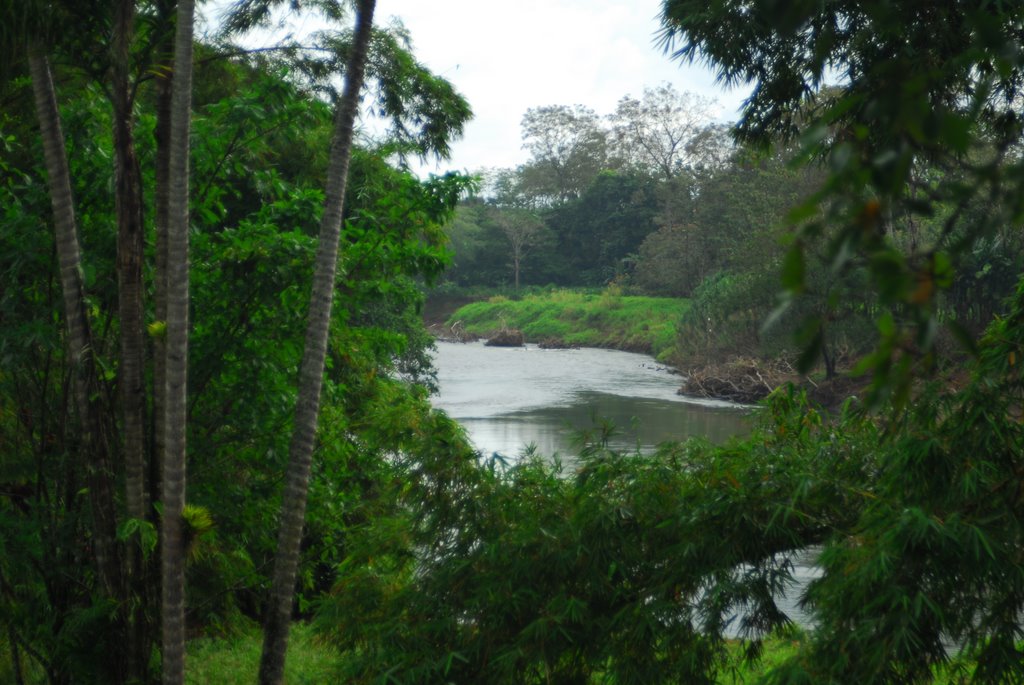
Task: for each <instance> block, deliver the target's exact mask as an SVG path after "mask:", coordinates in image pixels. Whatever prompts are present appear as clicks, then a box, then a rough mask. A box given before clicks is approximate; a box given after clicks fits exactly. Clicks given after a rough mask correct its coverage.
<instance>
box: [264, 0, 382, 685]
mask: <svg viewBox="0 0 1024 685" xmlns="http://www.w3.org/2000/svg"><path fill="white" fill-rule="evenodd" d="M375 5H376V2H375V0H359V2H358V7H357V10H356V28H355V35H354V38H353V44H352V51H351V53H350V54H349V60H348V64H347V66H346V71H345V88H344V91H343V93H342V96H341V101H340V102H339V103H338V111H337V114H336V115H335V121H334V141H333V143H332V145H331V155H330V160H329V165H328V171H327V188H326V196H325V200H324V213H323V217H322V218H321V221H320V236H319V244H318V246H317V255H316V270H315V273H314V275H313V292H312V297H311V300H310V306H309V319H308V321H307V327H306V346H305V350H304V351H303V355H302V367H301V370H300V373H299V394H298V399H297V402H296V407H295V427H294V432H293V433H292V440H291V446H290V448H289V463H288V472H287V474H286V477H285V489H284V494H283V497H282V501H281V528H280V530H279V532H278V538H277V555H276V556H275V558H274V578H273V586H272V587H271V594H270V601H269V603H268V606H267V615H266V620H265V623H264V635H263V654H262V656H261V659H260V676H259V681H260V683H261V685H278V684H279V683H281V682H282V680H283V677H284V662H285V655H286V653H287V651H288V630H289V628H290V623H291V613H292V602H293V600H294V596H295V577H296V574H297V572H298V566H299V550H300V545H301V541H302V528H303V524H304V521H305V517H306V496H307V493H308V490H309V472H310V465H311V462H312V456H313V445H314V441H315V439H316V427H317V420H318V418H319V414H320V389H321V386H322V384H323V374H324V360H325V358H326V356H327V336H328V330H329V327H330V320H331V305H332V301H333V297H334V277H335V271H336V269H337V264H338V241H339V238H340V236H341V221H342V214H343V211H344V202H345V188H346V185H347V182H348V166H349V160H350V159H351V155H352V137H353V131H354V128H355V118H356V112H357V109H358V107H359V91H360V89H361V88H362V84H363V70H364V68H365V66H366V55H367V51H368V49H369V44H370V34H371V30H372V28H373V10H374V7H375Z"/></svg>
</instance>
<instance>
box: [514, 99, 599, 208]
mask: <svg viewBox="0 0 1024 685" xmlns="http://www.w3.org/2000/svg"><path fill="white" fill-rule="evenodd" d="M522 134H523V147H524V148H525V149H526V150H528V151H529V152H530V161H529V162H527V163H526V164H525V165H523V166H522V167H520V169H519V170H518V173H519V176H520V183H521V186H522V189H523V191H524V192H526V193H527V194H528V195H531V196H533V197H536V198H538V199H539V200H540V201H541V203H543V204H553V203H559V202H566V201H568V200H572V199H575V198H578V197H579V196H580V195H582V194H583V191H584V190H585V189H586V188H587V186H588V185H590V183H591V182H592V181H593V180H594V178H596V177H597V175H598V173H600V172H601V170H602V169H604V168H605V167H606V166H607V163H608V141H607V136H606V133H605V131H604V129H603V128H602V127H601V121H600V119H599V118H598V116H597V115H596V114H595V113H594V112H593V110H591V109H588V108H586V107H583V106H582V105H574V106H572V107H569V106H566V105H552V106H547V107H536V108H531V109H528V110H527V111H526V114H524V115H523V121H522Z"/></svg>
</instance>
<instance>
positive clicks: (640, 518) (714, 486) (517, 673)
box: [318, 395, 876, 683]
mask: <svg viewBox="0 0 1024 685" xmlns="http://www.w3.org/2000/svg"><path fill="white" fill-rule="evenodd" d="M768 415H769V417H770V420H769V421H766V423H765V425H764V427H763V428H762V429H761V430H759V431H757V432H756V433H755V434H754V435H753V436H752V437H751V438H750V439H749V440H748V441H746V442H743V443H733V444H731V445H728V446H725V447H721V448H716V447H712V446H709V445H707V444H705V443H701V442H691V443H688V444H684V445H666V446H664V447H663V448H662V449H661V450H659V451H658V452H657V453H656V454H653V455H640V454H616V453H613V452H610V451H608V450H607V449H606V448H605V447H604V445H603V443H602V442H601V440H600V435H598V438H597V441H596V442H589V443H587V442H585V443H584V444H583V446H582V450H581V456H580V458H579V460H578V462H576V463H575V464H573V466H572V468H571V469H570V468H565V467H564V466H563V465H562V464H560V463H559V462H557V461H556V462H554V463H552V462H550V461H544V460H540V459H531V458H527V459H525V460H524V461H522V462H520V463H517V464H514V465H511V466H508V467H505V466H503V465H501V464H498V463H490V462H487V463H478V462H477V461H476V460H475V459H473V458H471V457H463V458H462V459H461V460H459V459H452V458H449V459H448V460H446V461H444V462H441V463H438V462H437V461H434V460H433V459H432V458H430V457H429V456H428V458H427V459H423V458H422V457H421V458H420V459H418V460H417V461H416V462H413V463H411V464H409V465H407V466H406V467H405V468H406V473H407V475H406V476H405V477H404V479H403V480H404V481H405V485H404V486H403V489H404V490H405V492H403V500H404V501H405V502H406V505H405V506H406V507H408V509H404V508H400V509H397V510H396V512H395V515H394V516H392V517H389V518H387V519H378V520H377V521H374V522H371V523H370V524H368V525H367V526H366V527H365V528H364V529H361V530H360V531H359V533H358V535H357V536H354V538H353V539H354V540H358V542H357V543H354V547H353V556H352V557H350V559H349V560H348V561H347V562H346V563H345V565H344V566H343V568H342V569H341V575H340V577H339V584H338V585H337V586H336V588H335V591H334V593H333V594H332V595H331V596H330V597H329V598H327V599H325V601H324V602H323V603H322V605H321V607H320V610H319V614H318V621H319V625H320V626H321V629H322V630H323V631H324V632H325V634H326V635H327V636H329V637H330V639H331V641H332V643H333V644H335V645H337V646H338V647H339V648H340V649H342V650H343V651H344V652H345V658H344V662H345V671H344V673H343V675H344V677H346V678H348V679H350V680H351V681H353V682H379V681H380V680H382V679H385V678H387V679H391V680H393V681H395V682H405V683H413V682H437V681H439V680H444V681H445V682H453V683H459V682H467V683H468V682H492V683H503V682H509V683H513V682H514V683H525V682H550V681H552V680H555V681H558V682H580V683H585V682H590V681H591V680H592V679H597V678H599V677H601V678H609V679H611V680H612V681H613V682H617V683H630V682H633V683H659V682H665V683H668V682H687V683H713V682H717V680H716V678H717V677H718V675H719V674H720V672H721V671H722V669H723V668H724V667H725V666H726V665H727V663H728V649H727V645H728V641H727V639H726V632H727V631H739V632H740V633H743V634H745V635H746V636H747V637H748V638H750V640H751V642H750V643H749V644H748V647H749V648H750V649H752V650H754V651H753V653H756V652H757V650H758V648H759V646H760V639H761V638H763V637H764V636H765V635H767V634H768V633H769V632H770V631H771V630H773V629H774V628H777V627H780V626H782V625H785V623H786V622H787V618H786V617H785V616H784V615H783V614H781V613H780V612H779V610H778V608H777V607H776V605H775V603H774V600H773V599H772V597H773V595H774V594H775V593H776V592H777V591H778V589H779V588H780V587H783V585H784V584H785V583H786V581H787V579H788V578H789V568H790V561H789V559H790V554H792V553H793V552H794V551H795V550H798V549H800V548H802V547H804V546H806V545H810V544H815V543H817V542H820V541H821V540H823V539H824V538H825V537H826V536H828V535H829V534H830V533H831V532H832V531H835V530H844V529H846V528H847V527H848V526H849V525H850V523H851V522H852V520H853V519H854V518H855V516H856V512H858V511H859V510H860V508H861V507H862V505H863V502H864V500H865V497H864V496H863V495H862V494H860V493H858V492H857V490H856V489H855V488H854V487H853V486H854V484H859V483H861V482H863V479H864V478H866V477H868V476H869V475H870V474H871V473H872V471H873V470H874V468H876V465H875V464H874V462H873V459H872V457H871V453H870V451H869V450H866V449H864V446H865V445H870V444H871V442H872V440H873V438H874V435H875V433H874V431H873V428H872V426H871V424H870V422H858V423H856V424H854V423H852V422H851V430H850V431H848V432H847V433H846V434H845V435H839V434H837V433H834V432H833V431H832V430H831V427H830V426H829V425H828V424H827V423H826V422H824V421H823V419H822V416H821V415H820V414H818V413H817V412H816V411H814V410H812V409H809V408H808V407H807V406H806V404H805V403H804V402H802V401H801V400H800V398H799V397H797V396H794V395H780V396H778V397H777V398H776V399H775V402H774V403H773V404H772V405H771V408H770V411H769V414H768ZM420 454H421V455H422V454H423V453H420ZM439 469H440V470H439ZM722 531H729V534H728V535H723V534H722ZM741 608H742V612H741V614H740V616H739V617H737V616H736V613H737V611H739V610H740V609H741Z"/></svg>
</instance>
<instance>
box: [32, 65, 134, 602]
mask: <svg viewBox="0 0 1024 685" xmlns="http://www.w3.org/2000/svg"><path fill="white" fill-rule="evenodd" d="M29 71H30V74H31V78H32V91H33V95H34V99H35V104H36V112H37V116H38V118H39V128H40V131H41V134H42V140H43V156H44V159H45V163H46V172H47V176H48V184H49V190H50V200H51V202H52V204H53V215H54V227H55V233H56V240H55V243H56V249H57V259H58V262H59V264H60V282H61V290H62V293H63V298H64V319H65V323H66V325H67V329H68V333H67V346H68V366H69V367H70V370H71V374H72V379H73V383H72V385H73V386H74V397H75V407H76V410H77V412H78V419H79V422H80V424H81V430H82V447H83V450H82V451H83V452H84V454H85V455H86V462H87V463H86V471H87V474H88V483H89V501H90V505H91V508H92V517H93V537H92V549H93V554H94V556H95V558H96V567H97V571H98V574H99V578H100V582H101V584H102V586H103V588H104V590H105V591H106V593H107V594H108V596H110V597H117V595H118V590H119V588H120V587H121V583H120V562H119V558H118V557H119V555H118V548H117V543H116V526H117V522H116V516H115V509H114V485H113V472H112V471H111V467H110V443H109V439H108V438H109V436H108V435H107V432H106V430H105V429H104V424H103V417H102V413H101V407H100V396H101V389H100V385H99V377H98V375H97V365H96V360H95V357H94V351H93V346H92V334H91V331H90V330H89V322H88V318H87V316H86V307H85V287H84V285H83V283H82V260H81V250H80V248H79V243H78V229H77V225H76V221H75V212H74V204H73V200H72V196H71V174H70V171H69V169H68V161H67V153H66V151H65V148H64V136H63V133H62V132H61V125H60V114H59V112H58V110H57V97H56V93H55V91H54V87H53V77H52V76H51V74H50V65H49V62H48V60H47V59H46V56H45V54H44V53H43V51H42V50H41V49H40V47H39V46H38V45H35V46H32V47H30V48H29Z"/></svg>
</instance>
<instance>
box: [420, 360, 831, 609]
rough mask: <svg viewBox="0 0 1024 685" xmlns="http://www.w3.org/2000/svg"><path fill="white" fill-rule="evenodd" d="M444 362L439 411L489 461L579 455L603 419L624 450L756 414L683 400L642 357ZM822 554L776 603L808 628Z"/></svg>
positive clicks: (668, 378)
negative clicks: (582, 438)
mask: <svg viewBox="0 0 1024 685" xmlns="http://www.w3.org/2000/svg"><path fill="white" fill-rule="evenodd" d="M435 362H436V366H437V377H438V385H439V393H438V395H436V396H435V398H434V406H436V407H438V408H439V409H443V410H445V411H446V412H447V413H448V415H449V416H451V417H452V418H454V419H456V420H458V421H459V423H461V424H462V425H463V426H464V427H465V429H466V431H467V433H468V434H469V437H470V439H471V440H472V441H473V444H474V445H476V447H477V449H479V450H480V451H481V452H482V453H483V454H485V455H491V454H493V453H495V452H497V453H499V454H501V455H503V456H505V457H512V458H514V457H516V456H518V455H520V454H521V453H522V452H523V449H524V448H525V447H526V446H527V445H530V444H532V445H535V446H536V448H537V450H538V452H539V453H540V454H542V455H554V454H559V455H562V456H565V457H568V458H571V456H572V454H573V453H574V449H575V444H574V435H575V434H577V433H578V432H579V431H580V430H585V429H588V428H591V429H592V428H593V427H594V426H595V420H597V419H607V420H610V421H612V422H613V423H614V425H615V426H616V427H617V430H618V433H617V434H616V435H614V436H613V438H612V440H611V441H610V445H611V446H612V447H615V448H619V449H623V450H631V449H636V448H637V447H639V448H640V449H641V450H645V451H646V450H651V449H653V448H654V447H655V446H657V445H658V444H659V443H662V442H665V441H667V440H680V439H684V438H687V437H690V436H702V437H705V438H708V439H709V440H712V441H715V442H721V441H724V440H726V439H727V438H729V437H731V436H734V435H742V434H745V433H747V432H748V431H749V430H750V422H751V417H750V412H751V409H750V408H749V407H742V406H739V405H736V404H733V403H730V402H717V401H713V400H704V399H697V398H688V397H682V396H680V395H677V394H676V390H677V388H678V387H679V385H680V380H679V377H678V376H676V375H673V374H672V373H669V372H668V371H667V370H666V369H664V368H663V367H662V366H661V365H659V364H658V363H657V362H656V361H655V360H654V359H652V358H651V357H648V356H646V355H642V354H633V353H630V352H619V351H615V350H599V349H592V348H583V349H579V350H542V349H540V348H538V347H536V346H534V345H527V346H526V347H486V346H485V345H484V344H483V343H482V342H475V343H446V342H438V343H437V352H436V355H435ZM814 556H815V553H814V552H812V551H810V550H803V551H799V552H797V553H796V556H795V558H794V559H793V560H792V561H793V564H794V569H793V575H794V578H795V580H796V583H795V585H794V587H792V588H790V589H789V591H788V592H786V593H785V595H780V596H778V597H776V602H777V603H778V605H779V608H780V609H782V610H783V611H784V612H786V614H787V615H789V617H790V618H792V619H793V620H794V621H796V622H797V623H798V624H802V625H807V622H808V619H807V616H806V615H805V614H804V613H803V612H802V611H801V610H800V608H799V607H798V606H797V598H798V597H799V595H800V592H801V590H802V589H803V587H804V586H805V585H806V583H807V582H808V581H809V580H810V579H811V578H813V577H815V576H816V575H817V574H818V571H817V569H816V568H815V567H814V564H813V561H814Z"/></svg>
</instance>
